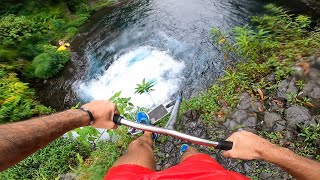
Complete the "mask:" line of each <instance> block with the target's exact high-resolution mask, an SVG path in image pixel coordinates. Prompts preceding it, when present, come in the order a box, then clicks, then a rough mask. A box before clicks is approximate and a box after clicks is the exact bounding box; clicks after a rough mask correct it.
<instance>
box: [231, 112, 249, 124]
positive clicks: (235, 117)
mask: <svg viewBox="0 0 320 180" xmlns="http://www.w3.org/2000/svg"><path fill="white" fill-rule="evenodd" d="M247 117H248V113H247V112H246V111H244V110H237V111H235V112H234V113H233V114H232V115H231V118H232V120H233V121H235V122H237V123H241V122H242V120H244V119H246V118H247Z"/></svg>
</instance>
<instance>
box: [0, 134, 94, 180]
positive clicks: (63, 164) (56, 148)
mask: <svg viewBox="0 0 320 180" xmlns="http://www.w3.org/2000/svg"><path fill="white" fill-rule="evenodd" d="M89 153H90V152H89V151H88V150H87V149H86V148H84V146H82V145H81V144H79V143H77V142H74V141H71V140H69V139H66V138H59V139H57V140H55V141H54V142H52V143H50V144H49V145H48V146H46V147H45V148H43V149H41V150H39V151H38V152H36V153H34V154H32V155H31V156H29V157H28V158H26V159H25V160H23V161H21V162H20V163H18V164H17V165H15V166H13V167H11V168H9V169H7V170H5V171H3V172H1V173H0V179H8V180H9V179H12V180H13V179H54V178H56V177H58V175H60V174H63V173H67V172H68V171H69V170H70V168H69V166H76V165H77V164H78V160H77V154H80V155H81V156H82V157H88V155H89Z"/></svg>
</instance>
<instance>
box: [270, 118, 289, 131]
mask: <svg viewBox="0 0 320 180" xmlns="http://www.w3.org/2000/svg"><path fill="white" fill-rule="evenodd" d="M284 129H286V121H285V120H283V121H277V122H276V124H275V125H274V126H273V131H275V132H279V131H283V130H284Z"/></svg>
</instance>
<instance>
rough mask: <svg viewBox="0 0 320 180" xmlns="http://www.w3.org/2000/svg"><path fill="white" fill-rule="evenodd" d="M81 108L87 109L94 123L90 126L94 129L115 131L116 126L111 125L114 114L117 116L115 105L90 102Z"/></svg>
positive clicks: (106, 102)
mask: <svg viewBox="0 0 320 180" xmlns="http://www.w3.org/2000/svg"><path fill="white" fill-rule="evenodd" d="M82 107H84V108H86V109H88V110H89V111H90V112H91V113H92V115H93V117H94V121H93V124H92V125H91V126H92V127H96V128H106V129H116V128H117V125H116V124H115V123H113V116H114V114H119V112H118V109H117V107H116V105H115V104H114V103H112V102H110V101H107V100H104V101H103V100H97V101H92V102H90V103H88V104H85V105H83V106H82Z"/></svg>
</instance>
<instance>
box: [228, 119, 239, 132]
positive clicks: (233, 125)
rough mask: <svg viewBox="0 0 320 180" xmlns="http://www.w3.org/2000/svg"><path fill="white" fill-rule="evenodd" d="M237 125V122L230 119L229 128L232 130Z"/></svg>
mask: <svg viewBox="0 0 320 180" xmlns="http://www.w3.org/2000/svg"><path fill="white" fill-rule="evenodd" d="M237 127H239V124H238V123H236V122H234V121H230V124H229V130H231V131H233V130H235V129H237Z"/></svg>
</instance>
